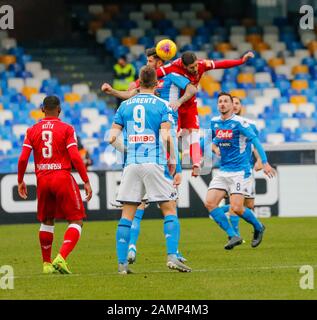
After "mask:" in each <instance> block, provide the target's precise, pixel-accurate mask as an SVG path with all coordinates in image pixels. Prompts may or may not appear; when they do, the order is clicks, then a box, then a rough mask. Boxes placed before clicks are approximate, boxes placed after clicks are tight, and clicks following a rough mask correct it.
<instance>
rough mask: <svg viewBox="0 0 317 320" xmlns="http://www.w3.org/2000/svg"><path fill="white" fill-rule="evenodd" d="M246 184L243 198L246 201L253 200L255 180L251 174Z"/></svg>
mask: <svg viewBox="0 0 317 320" xmlns="http://www.w3.org/2000/svg"><path fill="white" fill-rule="evenodd" d="M247 180H248V181H247V183H246V190H247V192H246V194H245V195H244V197H245V198H246V199H254V198H255V178H254V174H253V172H252V174H251V176H250V177H249V178H247Z"/></svg>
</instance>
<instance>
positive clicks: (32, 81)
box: [25, 78, 42, 90]
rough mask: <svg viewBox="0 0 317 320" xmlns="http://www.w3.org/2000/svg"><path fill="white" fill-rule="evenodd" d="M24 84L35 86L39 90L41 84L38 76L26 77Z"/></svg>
mask: <svg viewBox="0 0 317 320" xmlns="http://www.w3.org/2000/svg"><path fill="white" fill-rule="evenodd" d="M25 86H26V87H32V88H36V89H37V90H39V89H40V88H41V86H42V81H41V80H40V79H38V78H26V79H25Z"/></svg>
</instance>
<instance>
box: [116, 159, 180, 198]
mask: <svg viewBox="0 0 317 320" xmlns="http://www.w3.org/2000/svg"><path fill="white" fill-rule="evenodd" d="M164 171H165V168H164V166H160V165H158V164H155V163H142V164H130V165H128V166H126V167H125V168H124V170H123V174H122V180H121V184H120V187H119V191H118V195H117V201H119V202H129V203H141V201H142V199H143V198H144V197H145V194H146V195H147V200H148V202H164V201H171V200H176V199H177V191H176V189H175V187H174V185H173V179H170V178H168V177H166V176H165V174H164Z"/></svg>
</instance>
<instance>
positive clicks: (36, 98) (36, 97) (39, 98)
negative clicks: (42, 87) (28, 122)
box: [30, 93, 46, 107]
mask: <svg viewBox="0 0 317 320" xmlns="http://www.w3.org/2000/svg"><path fill="white" fill-rule="evenodd" d="M45 97H46V94H44V93H35V94H32V95H31V97H30V102H31V103H33V104H34V105H35V107H39V106H41V104H42V103H43V100H44V98H45Z"/></svg>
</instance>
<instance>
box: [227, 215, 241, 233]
mask: <svg viewBox="0 0 317 320" xmlns="http://www.w3.org/2000/svg"><path fill="white" fill-rule="evenodd" d="M229 219H230V223H231V225H232V227H233V230H234V232H235V233H236V234H237V236H239V237H240V230H239V222H240V217H239V216H233V215H230V216H229Z"/></svg>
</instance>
